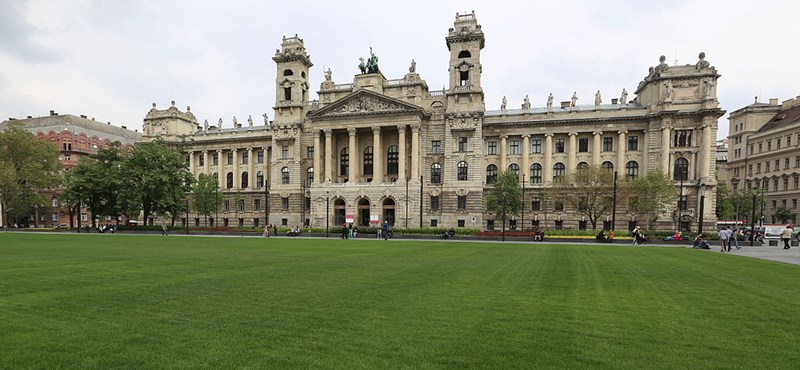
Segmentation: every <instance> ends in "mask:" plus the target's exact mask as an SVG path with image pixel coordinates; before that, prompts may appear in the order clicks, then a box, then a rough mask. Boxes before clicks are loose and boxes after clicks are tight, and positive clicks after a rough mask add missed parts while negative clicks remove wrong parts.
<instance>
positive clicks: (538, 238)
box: [533, 229, 544, 242]
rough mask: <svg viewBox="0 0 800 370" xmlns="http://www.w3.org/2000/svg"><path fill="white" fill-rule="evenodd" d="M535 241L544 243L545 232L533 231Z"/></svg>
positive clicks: (540, 230)
mask: <svg viewBox="0 0 800 370" xmlns="http://www.w3.org/2000/svg"><path fill="white" fill-rule="evenodd" d="M533 241H535V242H542V241H544V230H542V229H536V230H534V231H533Z"/></svg>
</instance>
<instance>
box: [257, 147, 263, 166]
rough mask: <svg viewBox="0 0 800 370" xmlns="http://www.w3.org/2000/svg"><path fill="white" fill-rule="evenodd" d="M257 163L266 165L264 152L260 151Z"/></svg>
mask: <svg viewBox="0 0 800 370" xmlns="http://www.w3.org/2000/svg"><path fill="white" fill-rule="evenodd" d="M256 163H258V164H262V163H264V150H259V151H258V154H256Z"/></svg>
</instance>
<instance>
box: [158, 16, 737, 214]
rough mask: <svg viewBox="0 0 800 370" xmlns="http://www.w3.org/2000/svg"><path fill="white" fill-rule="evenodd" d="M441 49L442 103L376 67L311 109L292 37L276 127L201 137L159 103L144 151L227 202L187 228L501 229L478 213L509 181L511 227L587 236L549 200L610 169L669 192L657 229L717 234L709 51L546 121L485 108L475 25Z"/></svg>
mask: <svg viewBox="0 0 800 370" xmlns="http://www.w3.org/2000/svg"><path fill="white" fill-rule="evenodd" d="M445 40H446V45H447V47H448V49H449V52H450V58H449V61H448V62H447V63H448V69H447V70H448V73H449V84H448V86H446V87H445V88H444V89H442V90H430V89H429V88H428V85H427V83H426V82H425V80H424V79H423V78H422V76H420V75H419V74H418V73H417V72H416V68H415V63H414V62H413V61H412V64H411V66H410V67H409V72H408V73H407V74H405V75H404V76H402V77H401V78H397V79H387V78H386V77H385V76H384V75H383V74H382V73H381V72H380V69H379V67H378V64H377V58H375V57H374V56H371V57H370V58H369V60H367V61H364V62H362V66H360V67H361V69H362V73H360V74H357V75H355V76H354V77H353V79H352V81H348V82H347V83H336V82H334V81H333V80H332V76H331V73H330V71H326V73H325V80H324V81H322V83H321V84H320V87H319V90H318V91H317V94H318V100H310V99H309V90H310V89H311V81H310V80H309V71H310V69H311V68H312V66H313V63H312V62H311V59H310V57H309V54H308V53H307V51H306V48H305V45H304V43H303V39H301V38H299V37H298V36H297V35H295V36H294V37H284V38H283V40H282V43H281V48H280V49H278V50H277V51H276V53H275V55H274V56H273V58H272V59H273V60H274V62H275V63H276V78H275V96H276V101H275V104H274V107H273V111H274V119H273V120H268V116H267V115H264V117H263V123H262V122H261V121H262V117H257V121H259V122H258V123H254V122H253V118H252V117H248V118H247V119H246V120H245V122H244V123H240V122H238V121H237V120H236V119H234V122H233V123H232V124H230V125H229V127H223V125H224V124H223V122H222V121H221V120H220V122H218V123H217V124H216V125H211V124H209V123H208V122H207V121H206V122H204V123H203V124H200V123H198V122H197V120H196V119H195V117H194V116H193V115H192V114H191V112H183V111H181V110H179V109H178V108H177V107H176V106H175V104H174V102H173V104H172V106H171V107H169V108H167V109H163V110H162V109H158V108H157V107H156V105H155V104H154V105H153V108H152V109H151V110H150V111H149V112H148V113H147V116H146V118H145V119H144V130H143V135H144V139H145V140H152V139H155V138H157V137H161V138H163V139H164V140H166V141H167V142H173V143H180V144H181V145H180V147H181V148H182V150H184V151H185V152H186V156H187V163H188V165H189V168H190V171H191V172H192V173H193V174H194V175H195V176H198V175H199V174H201V173H206V174H211V175H213V176H214V177H216V178H217V179H218V181H219V185H220V190H221V191H222V192H224V194H225V204H224V205H223V207H221V208H220V210H219V212H217V213H216V214H215V215H214V216H213V217H210V218H209V219H201V218H200V217H198V216H192V215H190V216H189V218H190V219H189V220H188V222H190V224H193V225H204V224H207V223H210V224H213V225H220V226H222V225H223V224H224V225H227V226H239V225H241V226H253V225H256V226H258V225H263V224H267V223H272V224H278V225H284V226H294V225H308V226H311V227H322V228H324V227H326V226H327V227H333V226H338V225H341V224H342V223H353V224H355V225H369V224H375V223H378V222H383V221H387V222H389V223H390V224H392V225H394V226H396V227H444V228H451V227H467V228H476V229H492V228H494V227H495V215H493V214H492V213H490V212H487V210H486V207H485V202H484V199H485V197H486V194H487V192H488V191H490V190H491V189H492V186H493V185H492V184H493V180H494V178H495V176H497V175H498V174H499V173H500V172H502V171H504V170H511V171H514V172H515V173H517V174H518V175H519V177H520V185H521V186H523V188H524V189H525V191H524V193H525V202H524V204H525V209H524V212H523V214H521V215H517V216H514V217H513V218H512V219H511V220H510V226H511V228H517V229H519V228H521V227H524V228H526V229H529V228H534V227H547V228H576V229H577V228H585V227H586V218H585V216H581V215H580V214H579V213H578V212H576V210H575V209H570V208H569V205H565V204H563V203H559V201H558V199H551V200H549V201H546V200H545V199H543V197H541V196H540V195H541V194H542V193H543V190H545V189H547V188H549V187H551V186H552V184H553V182H554V181H558V180H559V179H561V178H565V176H568V175H569V174H570V173H571V172H573V171H576V170H577V169H579V168H582V167H588V166H598V167H602V168H605V169H607V170H609V171H616V172H617V173H618V174H619V176H620V179H622V178H623V177H624V178H628V179H632V178H636V177H638V176H642V175H644V174H646V173H647V172H648V171H654V170H661V171H663V172H664V173H667V174H669V176H670V177H671V178H673V179H674V180H675V186H676V194H677V193H678V192H680V195H679V196H680V201H679V202H678V204H681V205H682V206H681V207H680V208H681V209H679V210H676V211H675V212H672V213H670V214H665V215H663V216H662V217H661V218H660V219H659V222H661V223H663V225H662V227H664V228H671V227H670V226H669V225H675V224H676V222H681V223H682V225H686V226H687V228H688V227H691V228H692V229H694V228H696V225H697V222H698V221H699V220H704V221H705V223H707V224H709V225H713V222H714V218H715V217H714V208H715V207H714V202H715V199H714V198H715V188H716V176H715V171H716V168H715V156H716V153H715V151H716V149H715V148H716V146H715V143H716V140H715V138H716V134H717V120H718V118H719V117H720V116H722V115H723V114H724V111H722V110H721V109H720V108H719V102H718V100H717V94H716V92H717V79H718V78H719V77H720V75H719V74H718V73H717V71H716V69H715V68H714V67H712V66H710V65H709V63H708V62H707V61H706V60H705V55H704V54H703V53H701V54H700V57H699V60H698V62H697V63H696V64H688V65H682V66H669V65H667V64H666V63H665V62H664V57H661V60H660V64H658V65H656V66H653V67H650V70H649V72H648V73H647V74H646V76H645V77H644V79H643V80H642V81H641V82H639V84H638V86H637V87H636V88H635V89H634V90H633V94H635V97H634V98H633V99H631V100H630V101H628V98H627V94H628V93H627V91H625V90H623V91H622V92H621V94H620V97H619V98H615V99H611V102H610V103H605V102H603V101H602V98H601V96H600V93H599V92H598V94H597V95H596V96H595V99H594V104H590V105H577V104H576V97H573V99H571V100H569V101H564V102H559V103H556V104H554V103H553V98H552V95H551V97H549V98H547V103H546V106H544V107H532V106H531V104H530V101H529V99H528V98H527V97H526V98H525V100H524V101H523V103H522V104H521V105H520V108H511V107H508V106H507V103H506V99H505V98H504V99H503V102H502V104H501V106H500V109H497V110H492V109H487V108H486V102H485V101H484V87H483V85H482V83H481V74H482V70H483V66H482V64H481V52H482V49H483V47H484V45H485V38H484V33H483V30H482V28H481V26H480V25H479V24H478V22H477V19H476V17H475V14H474V12H473V13H470V14H456V18H455V22H454V25H453V28H450V29H449V31H448V33H447V36H446V37H445ZM543 100H544V99H543ZM703 198H704V199H705V204H704V206H701V199H703ZM626 204H627V201H626V200H624V199H623V200H620V202H619V204H618V206H617V211H616V219H617V227H620V228H621V227H626V226H628V225H630V224H631V223H635V222H643V219H642V216H641V215H638V214H637V213H636V212H634V211H632V210H630V209H629V208H628V206H627V205H626ZM675 208H678V205H677V204H676V207H675ZM701 209H704V215H702V216H701V215H700V214H699V212H700V210H701ZM605 220H607V221H610V220H611V212H610V211H609V214H608V215H607V217H605ZM184 222H186V220H184ZM606 225H607V224H606ZM497 226H498V227H499V226H500V224H499V221H498V223H497ZM673 227H674V226H673Z"/></svg>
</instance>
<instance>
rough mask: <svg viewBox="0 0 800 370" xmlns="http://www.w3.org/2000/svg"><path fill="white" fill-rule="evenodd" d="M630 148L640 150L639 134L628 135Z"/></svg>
mask: <svg viewBox="0 0 800 370" xmlns="http://www.w3.org/2000/svg"><path fill="white" fill-rule="evenodd" d="M628 150H639V137H638V136H628Z"/></svg>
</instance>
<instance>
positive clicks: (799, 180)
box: [792, 176, 800, 190]
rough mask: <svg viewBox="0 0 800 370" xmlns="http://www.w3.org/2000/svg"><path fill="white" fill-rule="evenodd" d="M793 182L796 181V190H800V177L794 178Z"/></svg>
mask: <svg viewBox="0 0 800 370" xmlns="http://www.w3.org/2000/svg"><path fill="white" fill-rule="evenodd" d="M792 181H794V190H798V188H800V177H797V176H795V177H793V178H792Z"/></svg>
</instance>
